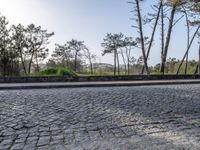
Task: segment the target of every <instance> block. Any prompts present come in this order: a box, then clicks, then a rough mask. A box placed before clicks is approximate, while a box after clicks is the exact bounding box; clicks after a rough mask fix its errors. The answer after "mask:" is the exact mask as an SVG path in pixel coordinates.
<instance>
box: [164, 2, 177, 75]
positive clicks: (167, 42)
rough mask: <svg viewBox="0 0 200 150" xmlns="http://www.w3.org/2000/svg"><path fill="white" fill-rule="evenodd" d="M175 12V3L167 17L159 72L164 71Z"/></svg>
mask: <svg viewBox="0 0 200 150" xmlns="http://www.w3.org/2000/svg"><path fill="white" fill-rule="evenodd" d="M175 12H176V5H173V7H172V11H171V15H170V19H169V27H168V32H167V37H166V43H165V48H164V52H163V55H162V60H161V67H160V72H161V73H163V74H164V72H165V63H166V59H167V53H168V49H169V44H170V40H171V33H172V28H173V23H174V17H175Z"/></svg>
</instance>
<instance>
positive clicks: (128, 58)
mask: <svg viewBox="0 0 200 150" xmlns="http://www.w3.org/2000/svg"><path fill="white" fill-rule="evenodd" d="M130 55H131V47H130V48H129V49H128V48H127V47H126V58H127V69H128V75H130Z"/></svg>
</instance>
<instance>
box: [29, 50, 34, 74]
mask: <svg viewBox="0 0 200 150" xmlns="http://www.w3.org/2000/svg"><path fill="white" fill-rule="evenodd" d="M33 56H34V52H33V53H32V55H31V59H30V61H29V65H28V74H29V75H30V73H31V66H32V62H33Z"/></svg>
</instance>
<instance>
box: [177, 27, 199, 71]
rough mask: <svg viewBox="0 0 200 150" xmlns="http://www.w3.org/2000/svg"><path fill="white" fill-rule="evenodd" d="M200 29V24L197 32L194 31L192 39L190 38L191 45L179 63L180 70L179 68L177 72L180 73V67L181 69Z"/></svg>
mask: <svg viewBox="0 0 200 150" xmlns="http://www.w3.org/2000/svg"><path fill="white" fill-rule="evenodd" d="M199 29H200V25H199V26H198V28H197V30H196V31H195V33H194V35H193V37H192V39H191V40H190V44H189V46H188V48H187V50H186V53H185V55H184V56H183V59H182V60H181V63H180V65H179V67H178V70H177V72H176V74H179V71H180V69H181V66H182V64H183V62H184V60H185V58H186V56H187V54H188V52H189V50H190V48H191V46H192V43H193V41H194V39H195V36H196V35H197V33H198V31H199Z"/></svg>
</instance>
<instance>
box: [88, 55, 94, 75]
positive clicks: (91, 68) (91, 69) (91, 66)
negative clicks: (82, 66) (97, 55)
mask: <svg viewBox="0 0 200 150" xmlns="http://www.w3.org/2000/svg"><path fill="white" fill-rule="evenodd" d="M89 61H90V73H91V74H93V73H94V72H93V65H92V61H91V59H90V60H89Z"/></svg>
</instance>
